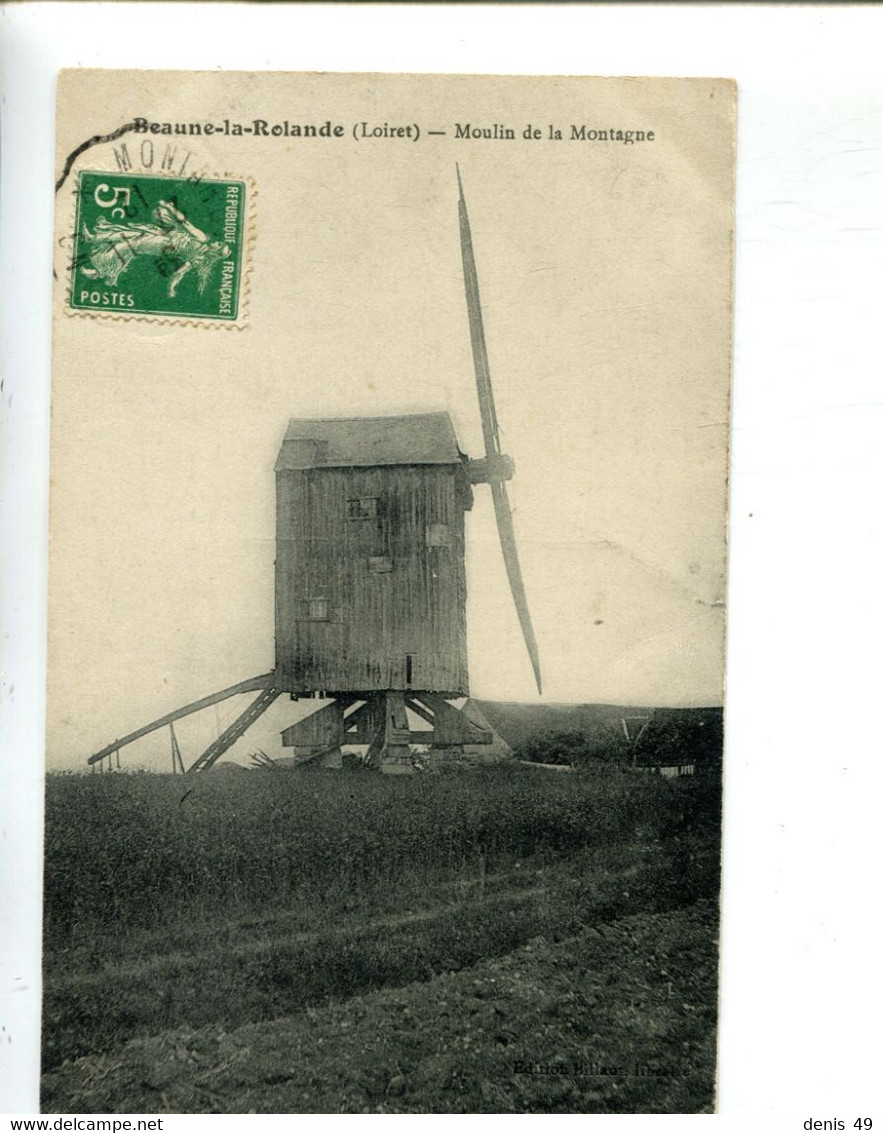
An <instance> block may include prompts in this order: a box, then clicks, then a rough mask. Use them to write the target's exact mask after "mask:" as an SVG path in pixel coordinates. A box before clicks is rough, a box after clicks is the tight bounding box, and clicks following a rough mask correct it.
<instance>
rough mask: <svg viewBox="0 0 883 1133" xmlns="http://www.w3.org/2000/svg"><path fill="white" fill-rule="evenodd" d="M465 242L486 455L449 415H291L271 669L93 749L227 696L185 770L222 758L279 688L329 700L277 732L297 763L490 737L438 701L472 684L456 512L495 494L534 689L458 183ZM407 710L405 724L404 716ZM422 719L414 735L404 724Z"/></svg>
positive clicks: (280, 499) (402, 766)
mask: <svg viewBox="0 0 883 1133" xmlns="http://www.w3.org/2000/svg"><path fill="white" fill-rule="evenodd" d="M458 183H459V190H460V198H459V211H460V239H461V245H462V253H463V273H464V279H465V284H466V306H467V311H468V315H469V331H470V337H471V341H472V356H473V360H474V364H475V375H476V381H477V385H478V401H479V408H480V412H481V424H482V432H483V436H484V448H485V453H484V456H483V457H481V458H479V459H469V458H468V457H467V456H465V455H464V454H463V453H462V452H461V451H460V448H459V446H458V444H457V439H456V437H455V435H454V429H453V426H452V424H451V419H450V417H449V416H448V414H447V413H428V414H419V415H412V416H398V417H373V418H347V419H324V420H296V421H291V422H290V423H289V426H288V430H287V432H286V434H285V438H284V440H283V442H282V447H281V449H280V451H279V457H278V459H277V461H276V667H275V669H274V670H273V672H271V673H265V674H263V675H261V676H259V677H254V678H252V679H251V680H248V681H243V682H241V683H240V684H237V685H233V686H231V687H230V688H227V689H223V690H221V691H220V692H218V693H215V694H213V695H212V696H209V697H204V698H203V699H202V700H199V701H196V702H195V703H193V704H189V705H186V706H185V707H183V708H180V709H178V710H177V711H175V712H173V713H170V714H169V715H167V716H164V717H162V718H161V719H159V720H155V721H153V722H152V723H151V724H148V725H146V726H145V727H144V728H140V729H138V730H137V731H135V732H132V733H130V734H129V735H128V736H126V737H124V738H123V739H121V740H115V741H114V742H113V743H112V744H109V745H108V746H107V747H105V748H104V749H102V750H101V751H100V752H97V753H96V754H95V755H93V756H92V757H91V758H90V760H89V762H90V763H92V764H96V763H97V764H101V763H102V761H104V760H107V759H110V758H111V757H112V756H113V755H114V753H117V759H119V756H118V752H119V748H120V747H122V746H123V745H125V744H128V743H130V742H132V740H135V739H138V738H140V737H141V736H143V735H146V734H147V733H149V732H152V731H154V730H156V729H157V728H161V727H164V726H166V725H168V726H169V728H170V729H171V737H172V742H173V748H172V750H173V759H174V752H175V750H176V748H177V741H176V740H175V738H174V730H173V723H174V721H175V720H177V719H179V718H180V717H182V716H185V715H188V714H189V713H191V712H196V711H199V710H200V709H202V708H206V707H208V706H209V705H211V704H216V703H218V702H219V701H221V700H224V699H226V698H227V697H230V696H234V695H236V694H237V693H243V692H248V691H257V692H258V696H257V697H256V699H255V700H254V701H253V702H252V703H251V704H250V705H249V707H248V708H247V709H246V710H245V711H244V712H243V713H242V714H241V715H240V716H239V717H238V718H237V719H236V720H234V721H233V723H232V724H231V725H230V726H229V727H228V728H227V729H226V730H225V731H224V732H222V734H221V735H220V736H218V738H217V739H216V740H215V741H214V742H213V743H212V744H210V745H209V747H208V748H207V749H206V750H205V751H204V752H203V753H202V755H201V756H200V757H199V758H198V759H197V760H196V762H195V763H194V764H193V765H192V767H191V768H190V771H191V772H192V771H199V770H204V769H205V768H208V767H210V766H211V765H212V764H213V763H215V762H216V760H218V759H219V758H220V757H221V756H222V755H223V754H224V752H225V751H227V750H228V749H229V748H230V746H231V745H232V744H233V743H235V742H236V740H238V739H239V738H240V737H241V736H242V735H243V734H244V733H245V731H246V730H247V728H249V727H250V726H251V724H253V723H254V721H255V720H257V719H258V717H259V716H261V715H262V714H263V712H264V711H266V709H267V708H269V706H270V705H271V704H272V703H273V702H274V701H275V700H276V698H277V697H278V696H280V695H281V694H282V693H288V694H289V695H290V696H291V698H292V699H307V698H317V699H324V700H329V701H330V703H327V704H325V705H324V706H323V707H321V708H319V709H318V710H317V711H316V712H314V713H312V714H311V715H308V716H306V717H305V718H304V719H302V720H300V721H298V723H296V724H293V725H292V726H291V727H289V728H286V729H285V731H284V732H283V733H282V742H283V744H284V745H285V746H286V747H291V748H293V749H294V752H295V754H297V755H299V756H301V757H303V758H317V759H320V760H322V761H323V762H325V763H326V764H327V765H331V766H339V765H340V762H341V748H342V746H344V745H346V746H358V745H366V746H367V749H368V752H367V756H366V762H367V764H368V766H370V767H373V768H376V769H378V770H381V771H384V772H387V773H397V772H407V771H410V770H411V768H412V757H411V745H412V744H414V743H420V744H427V743H428V744H432V745H433V746H434V747H437V748H442V749H444V748H452V749H456V748H458V747H460V746H462V745H463V744H475V743H490V742H491V741H492V738H493V737H492V733H491V732H489V731H488V730H487V729H486V728H483V727H481V726H479V725H477V724H476V723H475V722H473V721H472V720H470V719H469V717H468V716H466V715H465V714H464V713H463V712H462V711H460V710H459V709H457V708H455V707H454V706H453V705H452V704H450V703H449V702H450V701H451V700H454V699H457V698H459V697H463V696H467V695H468V693H469V681H468V673H467V663H466V560H465V554H466V545H465V513H466V512H467V511H468V510H470V508H471V507H472V500H473V493H472V489H473V485H476V484H487V485H489V487H490V492H491V497H492V499H493V505H494V512H495V514H496V520H497V527H498V530H499V534H500V544H501V546H502V550H503V558H504V561H505V564H506V572H507V574H508V578H509V585H510V587H511V590H512V596H513V599H514V601H515V608H516V610H517V613H518V618H519V621H520V623H521V629H522V633H523V635H524V640H525V643H526V645H527V650H528V653H529V655H530V660H531V664H532V666H533V671H534V675H535V677H536V682H537V689H538V690H539V691H542V689H541V681H540V665H539V653H538V650H537V644H536V638H535V637H534V633H533V628H532V626H531V620H530V613H529V611H528V607H527V598H526V595H525V590H524V582H523V580H522V576H521V568H520V566H519V562H518V552H517V549H516V544H515V533H514V530H513V525H512V513H511V509H510V506H509V501H508V497H507V493H506V482H507V481H508V480H509V479H511V477H512V474H513V471H514V464H513V461H512V459H511V457H509V456H506V455H504V454H503V452H502V451H501V448H500V437H499V427H498V425H497V416H496V410H495V408H494V396H493V390H492V388H491V380H490V371H489V368H488V358H487V348H486V345H485V337H484V325H483V321H482V314H481V303H480V300H479V292H478V277H477V274H476V269H475V259H474V255H473V250H472V236H471V232H470V227H469V218H468V216H467V212H466V202H465V199H464V196H463V186H462V183H461V182H460V180H459V172H458ZM409 714H410V718H409ZM415 717H416V718H417V719H418V720H419V721H420V722H421V723H422V725H423V727H422V728H416V729H415V728H412V726H411V724H412V721H413V719H414V718H415Z"/></svg>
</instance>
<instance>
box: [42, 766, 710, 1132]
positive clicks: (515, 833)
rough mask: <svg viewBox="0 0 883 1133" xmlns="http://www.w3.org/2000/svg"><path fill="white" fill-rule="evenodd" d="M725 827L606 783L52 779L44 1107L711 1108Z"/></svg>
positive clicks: (591, 773) (488, 772)
mask: <svg viewBox="0 0 883 1133" xmlns="http://www.w3.org/2000/svg"><path fill="white" fill-rule="evenodd" d="M719 837H720V799H719V782H718V781H715V780H714V779H711V778H705V777H697V778H694V779H687V780H673V781H669V780H664V779H662V778H660V777H658V776H648V775H633V774H630V773H629V772H628V771H625V770H622V769H620V768H615V767H600V768H595V769H587V770H584V771H582V772H580V773H577V774H571V775H549V774H544V773H542V772H533V771H530V770H525V769H522V768H519V767H517V766H514V765H512V764H506V765H501V766H497V767H490V768H484V769H481V770H474V771H470V772H465V773H462V774H456V775H455V774H450V775H425V776H421V777H415V778H410V779H396V778H392V779H390V778H385V777H379V776H373V775H371V774H370V773H364V774H360V773H357V772H356V773H351V774H340V773H334V772H321V771H313V772H308V771H305V772H292V773H285V772H276V773H272V772H269V773H261V772H252V773H244V772H243V773H241V774H237V773H235V772H231V773H228V774H208V775H203V776H201V777H197V778H196V779H195V780H192V781H191V780H186V781H185V780H183V779H181V778H175V777H172V776H154V775H125V774H118V775H104V776H53V777H50V779H49V782H48V784H47V858H46V891H45V893H46V897H45V905H46V930H45V981H44V985H45V986H44V1042H43V1060H44V1068H45V1077H44V1101H43V1106H44V1110H46V1111H47V1112H73V1111H79V1112H141V1111H143V1112H154V1111H156V1112H160V1111H169V1112H249V1111H257V1112H465V1111H469V1110H471V1111H472V1112H549V1113H552V1112H598V1113H603V1112H663V1111H666V1112H701V1111H704V1110H707V1109H708V1108H709V1107H710V1106H711V1104H712V1091H713V1076H714V1049H713V1047H714V1019H715V999H716V956H717V944H716V933H717V928H716V899H717V890H718V870H719V860H718V848H719ZM317 1039H321V1042H319V1043H318V1045H317ZM549 1067H553V1069H549ZM537 1068H539V1069H537ZM601 1070H616V1071H618V1073H601Z"/></svg>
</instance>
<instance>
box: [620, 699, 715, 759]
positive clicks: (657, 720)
mask: <svg viewBox="0 0 883 1133" xmlns="http://www.w3.org/2000/svg"><path fill="white" fill-rule="evenodd" d="M723 744H724V733H723V712H721V711H713V710H695V709H675V708H672V709H667V710H666V709H660V710H658V711H657V712H656V713H655V714H654V716H653V719H652V720H651V721H650V723H649V724H648V725H647V727H646V728H645V729H644V731H643V732H642V733H641V735H640V738H639V739H638V742H637V743H636V744H635V756H636V761H637V763H639V764H651V765H665V764H669V765H674V764H694V765H695V766H696V767H697V769H698V768H719V767H720V763H721V756H722V754H723Z"/></svg>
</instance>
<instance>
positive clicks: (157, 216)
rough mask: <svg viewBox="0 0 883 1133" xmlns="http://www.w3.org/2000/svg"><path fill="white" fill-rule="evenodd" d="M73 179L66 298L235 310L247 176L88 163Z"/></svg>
mask: <svg viewBox="0 0 883 1133" xmlns="http://www.w3.org/2000/svg"><path fill="white" fill-rule="evenodd" d="M77 189H78V192H77V217H76V227H75V236H74V257H73V263H72V266H71V286H70V293H69V304H70V307H71V308H73V309H74V310H78V311H90V312H92V313H102V314H110V313H114V314H123V315H164V316H171V317H173V318H174V317H179V318H187V319H193V318H196V319H213V320H221V321H227V322H232V321H235V320H236V318H237V316H238V315H239V305H240V287H241V283H242V278H243V251H244V243H245V223H244V217H245V214H246V184H245V182H244V181H233V180H230V181H227V180H213V179H209V178H204V177H189V178H186V179H185V178H175V177H150V176H141V175H137V174H131V173H109V172H103V173H98V172H89V171H84V172H81V173H80V175H79V179H78V186H77Z"/></svg>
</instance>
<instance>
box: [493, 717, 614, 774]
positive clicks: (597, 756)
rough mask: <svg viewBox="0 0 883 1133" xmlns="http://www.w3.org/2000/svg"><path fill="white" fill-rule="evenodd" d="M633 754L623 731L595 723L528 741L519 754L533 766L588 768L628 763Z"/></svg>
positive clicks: (519, 750) (517, 751)
mask: <svg viewBox="0 0 883 1133" xmlns="http://www.w3.org/2000/svg"><path fill="white" fill-rule="evenodd" d="M630 751H631V747H630V745H629V743H628V742H627V740H626V739H625V737H624V736H623V735H622V734H621V733H620V732H618V731H616V730H614V729H613V728H611V727H605V726H604V725H603V724H595V725H592V726H589V727H584V728H580V729H573V730H570V731H560V732H549V733H547V734H546V735H544V736H534V737H532V738H531V739H528V740H525V742H524V743H523V744H521V745H520V746H519V748H518V749H517V750H516V753H515V754H516V755H517V756H518V758H519V759H526V760H527V761H528V762H530V763H552V764H559V765H560V764H569V765H571V766H573V767H585V766H587V765H590V764H595V763H623V762H627V761H628V758H629V753H630Z"/></svg>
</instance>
